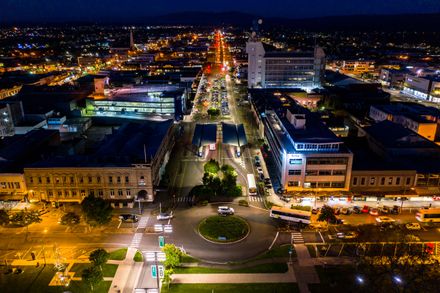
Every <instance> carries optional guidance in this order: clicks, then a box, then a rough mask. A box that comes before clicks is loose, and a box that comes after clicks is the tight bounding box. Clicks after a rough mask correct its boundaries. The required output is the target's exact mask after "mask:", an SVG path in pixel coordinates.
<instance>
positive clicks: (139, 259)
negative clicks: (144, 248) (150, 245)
mask: <svg viewBox="0 0 440 293" xmlns="http://www.w3.org/2000/svg"><path fill="white" fill-rule="evenodd" d="M143 259H144V258H143V257H142V253H141V252H140V251H136V253H135V255H134V257H133V260H134V261H135V262H142V261H143Z"/></svg>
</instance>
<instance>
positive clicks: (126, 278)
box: [108, 247, 143, 293]
mask: <svg viewBox="0 0 440 293" xmlns="http://www.w3.org/2000/svg"><path fill="white" fill-rule="evenodd" d="M136 251H137V249H136V248H134V247H129V248H128V251H127V254H126V256H125V259H124V260H123V261H109V262H108V263H115V264H116V263H117V264H118V265H119V266H118V269H117V270H116V274H115V276H114V277H113V281H112V284H111V286H110V290H109V292H123V293H132V292H133V290H134V289H135V287H136V282H137V279H138V276H139V275H140V272H141V270H142V265H143V263H142V262H135V261H134V260H133V257H134V255H135V254H136Z"/></svg>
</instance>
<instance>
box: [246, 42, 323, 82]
mask: <svg viewBox="0 0 440 293" xmlns="http://www.w3.org/2000/svg"><path fill="white" fill-rule="evenodd" d="M246 53H247V54H248V87H249V88H302V89H306V90H307V89H309V90H310V89H313V88H317V87H320V86H321V83H322V80H323V76H324V70H325V53H324V50H323V49H322V48H320V47H315V49H314V50H313V51H304V52H303V51H292V52H290V51H289V52H285V51H268V50H266V49H265V48H264V45H263V43H262V42H260V41H259V40H257V39H255V38H250V39H249V41H248V42H247V43H246Z"/></svg>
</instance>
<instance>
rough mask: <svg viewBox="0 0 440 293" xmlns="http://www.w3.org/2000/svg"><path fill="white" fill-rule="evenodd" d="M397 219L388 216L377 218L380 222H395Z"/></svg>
mask: <svg viewBox="0 0 440 293" xmlns="http://www.w3.org/2000/svg"><path fill="white" fill-rule="evenodd" d="M395 221H396V220H394V219H393V218H390V217H387V216H381V217H377V218H376V222H378V223H394V222H395Z"/></svg>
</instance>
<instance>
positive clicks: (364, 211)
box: [361, 206, 370, 214]
mask: <svg viewBox="0 0 440 293" xmlns="http://www.w3.org/2000/svg"><path fill="white" fill-rule="evenodd" d="M369 211H370V207H369V206H364V207H363V208H362V210H361V212H362V213H363V214H366V213H368V212H369Z"/></svg>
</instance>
